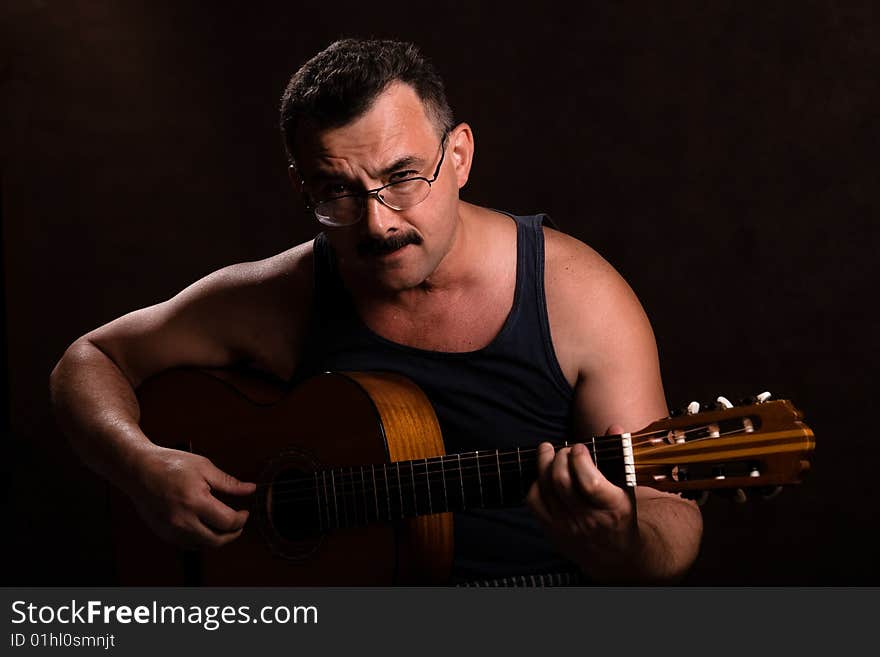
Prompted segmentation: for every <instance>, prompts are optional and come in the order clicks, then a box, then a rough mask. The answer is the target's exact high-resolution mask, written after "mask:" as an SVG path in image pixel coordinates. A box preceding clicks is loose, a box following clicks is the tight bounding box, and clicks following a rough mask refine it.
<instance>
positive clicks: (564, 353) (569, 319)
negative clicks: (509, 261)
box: [544, 228, 655, 383]
mask: <svg viewBox="0 0 880 657" xmlns="http://www.w3.org/2000/svg"><path fill="white" fill-rule="evenodd" d="M544 238H545V267H544V269H545V271H544V287H545V290H546V296H547V311H548V315H549V319H550V327H551V334H552V338H553V345H554V348H555V350H556V354H557V359H558V360H559V363H560V366H561V367H562V369H563V372H564V373H565V374H566V377H567V378H568V379H569V382H570V383H575V382H576V381H577V380H578V379H580V378H582V377H583V376H584V375H585V373H586V372H587V371H588V370H590V369H594V368H598V367H600V366H601V365H602V363H601V361H602V360H603V359H605V358H610V357H613V356H612V355H613V354H617V353H618V352H620V351H622V350H626V349H630V348H632V347H633V346H635V345H644V344H647V345H648V347H649V348H655V345H654V337H653V332H652V331H651V328H650V324H649V322H648V319H647V316H646V315H645V312H644V310H643V308H642V305H641V303H640V302H639V299H638V297H637V296H636V294H635V292H633V290H632V288H631V287H630V286H629V284H628V283H627V281H626V280H624V278H623V277H622V276H621V275H620V274H619V273H618V272H617V270H616V269H615V268H614V267H613V266H612V265H611V264H610V263H609V262H608V261H607V260H606V259H605V258H603V257H602V256H601V255H600V254H599V253H597V252H596V251H595V250H594V249H593V248H591V247H590V246H588V245H586V244H584V243H583V242H581V241H580V240H578V239H576V238H574V237H572V236H570V235H566V234H565V233H562V232H560V231H557V230H553V229H550V228H545V229H544Z"/></svg>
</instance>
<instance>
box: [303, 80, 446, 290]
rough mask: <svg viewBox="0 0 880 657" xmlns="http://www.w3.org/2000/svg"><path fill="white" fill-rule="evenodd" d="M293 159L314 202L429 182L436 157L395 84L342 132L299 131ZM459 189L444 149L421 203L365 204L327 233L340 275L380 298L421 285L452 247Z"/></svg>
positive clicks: (409, 96) (432, 133) (423, 120)
mask: <svg viewBox="0 0 880 657" xmlns="http://www.w3.org/2000/svg"><path fill="white" fill-rule="evenodd" d="M450 141H451V139H450ZM296 151H297V167H298V171H299V174H300V175H301V176H302V178H303V181H304V187H305V190H306V192H307V193H308V194H309V195H310V197H311V198H312V200H313V201H321V200H324V199H326V198H329V197H332V196H339V195H341V194H348V193H356V192H361V191H363V190H366V189H374V188H376V187H380V186H382V185H386V184H388V183H391V182H394V181H396V180H403V179H405V178H412V177H414V176H423V177H425V178H428V179H429V180H430V179H431V177H432V176H433V175H434V171H435V170H436V168H437V164H438V162H439V161H440V158H441V154H442V152H441V143H440V138H439V137H438V134H437V129H436V126H435V125H434V123H433V122H432V121H431V120H430V119H429V118H428V116H427V115H426V114H425V109H424V106H423V105H422V102H421V100H420V99H419V97H418V95H417V94H416V93H415V91H413V89H412V88H411V87H410V86H408V85H405V84H400V83H395V84H392V85H391V86H390V87H389V88H388V89H387V90H386V91H385V92H383V93H382V94H381V95H380V96H379V97H378V98H377V99H376V101H375V103H374V104H373V106H372V107H371V108H370V109H369V110H368V111H367V112H366V113H365V114H364V115H363V116H361V117H359V118H357V119H355V120H354V121H353V122H352V123H350V124H348V125H345V126H342V127H340V128H333V129H330V130H323V131H317V130H310V129H309V126H308V124H305V125H303V126H301V128H300V129H299V130H298V134H297V144H296ZM458 188H459V185H458V177H457V176H456V171H455V166H454V163H453V161H452V158H451V157H450V153H449V143H447V147H446V156H445V157H444V160H443V163H442V166H441V168H440V171H439V172H438V177H437V180H436V181H435V182H434V183H433V185H432V187H431V191H430V193H429V194H428V197H427V198H426V199H425V200H424V201H422V202H421V203H419V204H418V205H416V206H414V207H411V208H409V209H405V210H400V211H397V210H392V209H391V208H388V207H386V206H384V205H382V204H381V203H379V201H378V200H376V199H375V198H374V197H370V198H367V199H365V201H364V203H365V206H364V210H363V215H362V217H361V220H360V221H359V222H358V223H356V224H354V225H351V226H345V227H340V228H328V229H327V231H326V232H327V236H328V239H329V240H330V243H331V244H332V246H333V249H334V251H335V252H336V256H337V258H338V260H339V263H340V266H341V267H342V268H343V271H344V272H346V273H347V274H348V275H350V276H352V275H353V276H356V277H358V279H357V280H360V281H368V282H370V283H373V284H375V285H377V286H378V287H380V288H382V289H385V290H387V291H400V290H405V289H409V288H412V287H415V286H417V285H419V284H420V283H422V282H423V281H425V279H427V278H428V277H429V276H430V275H431V274H432V273H433V272H434V271H435V270H436V269H437V267H438V265H439V264H440V262H441V261H442V259H443V257H444V256H445V255H446V254H447V253H448V252H449V250H450V249H451V247H452V243H453V241H454V238H455V232H456V228H457V222H458ZM361 277H366V278H361Z"/></svg>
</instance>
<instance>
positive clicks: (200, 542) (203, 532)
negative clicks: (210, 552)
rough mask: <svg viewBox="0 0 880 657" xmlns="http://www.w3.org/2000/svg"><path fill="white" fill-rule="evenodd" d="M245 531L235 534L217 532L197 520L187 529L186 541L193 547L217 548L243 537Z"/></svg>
mask: <svg viewBox="0 0 880 657" xmlns="http://www.w3.org/2000/svg"><path fill="white" fill-rule="evenodd" d="M243 531H244V530H243V529H239V530H238V531H234V532H217V531H214V530H213V529H211V528H210V527H208V526H206V525H205V524H203V523H202V522H200V521H199V520H198V519H196V520H195V521H194V522H193V523H192V524H191V525H190V526H189V527H187V528H186V530H185V536H186V538H185V540H186V542H187V543H188V544H190V545H191V546H193V547H211V548H217V547H221V546H223V545H226V544H227V543H229V542H231V541H234V540H235V539H237V538H238V537H239V536H241V533H242V532H243Z"/></svg>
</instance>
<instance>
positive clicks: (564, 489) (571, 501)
mask: <svg viewBox="0 0 880 657" xmlns="http://www.w3.org/2000/svg"><path fill="white" fill-rule="evenodd" d="M570 459H571V448H565V449H561V450H559V452H557V454H556V458H555V459H554V460H553V464H552V465H551V466H550V467H551V473H550V480H551V482H552V485H553V493H554V495H555V497H556V499H557V500H558V501H559V506H560V507H561V509H560V511H561V512H563V513H566V514H568V515H573V514H576V513H578V510H579V508H580V507H582V506H583V500H582V499H580V498H579V496H578V494H577V492H576V491H575V489H574V486H573V482H572V478H571V472H570V471H569V461H570Z"/></svg>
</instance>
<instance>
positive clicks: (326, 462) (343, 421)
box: [112, 369, 453, 586]
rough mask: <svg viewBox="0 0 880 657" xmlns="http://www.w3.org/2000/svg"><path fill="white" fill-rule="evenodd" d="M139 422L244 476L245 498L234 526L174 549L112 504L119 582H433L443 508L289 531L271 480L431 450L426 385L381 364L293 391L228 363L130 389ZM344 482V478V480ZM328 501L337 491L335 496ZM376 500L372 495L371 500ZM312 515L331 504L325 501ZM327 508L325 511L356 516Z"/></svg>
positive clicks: (446, 562)
mask: <svg viewBox="0 0 880 657" xmlns="http://www.w3.org/2000/svg"><path fill="white" fill-rule="evenodd" d="M138 398H139V402H140V405H141V427H142V428H143V430H144V432H145V433H146V435H147V436H148V437H149V438H150V439H151V440H152V441H153V442H155V443H157V444H159V445H162V446H165V447H173V448H177V449H183V450H188V451H192V452H194V453H196V454H201V455H203V456H206V457H207V458H209V459H210V460H211V461H212V462H213V463H214V464H215V465H216V466H217V467H218V468H220V469H221V470H223V471H225V472H228V473H230V474H232V475H234V476H235V477H237V478H239V479H240V480H242V481H252V482H256V483H257V484H258V491H257V493H256V494H255V495H254V496H253V497H252V498H242V499H237V498H222V499H223V501H224V502H226V503H228V504H229V505H230V506H233V507H234V508H249V509H250V510H251V515H250V518H249V519H248V522H247V524H246V526H245V530H244V532H243V534H242V536H241V537H240V538H239V539H237V540H235V541H233V542H231V543H230V544H228V545H225V546H223V547H221V548H217V549H209V550H203V551H198V552H194V551H183V550H179V549H176V548H174V547H172V546H170V545H168V544H167V543H164V542H163V541H161V540H160V539H159V538H157V537H156V536H155V535H154V534H153V533H152V532H151V531H150V530H149V529H148V528H147V527H146V525H144V524H143V523H141V522H140V518H139V516H138V514H137V513H136V512H135V510H134V507H133V505H131V503H130V502H129V501H128V500H127V499H122V498H121V497H116V498H114V499H113V500H112V503H113V505H114V507H115V508H114V516H115V521H114V542H115V546H116V553H117V565H118V567H119V570H118V573H119V579H120V583H122V584H126V585H183V584H198V585H211V586H215V585H233V586H235V585H248V586H334V585H339V586H387V585H401V584H431V583H434V584H441V583H443V582H445V581H446V580H447V579H448V576H449V573H450V571H451V564H452V549H453V542H452V538H453V537H452V514H451V513H437V514H432V515H424V516H419V517H416V518H406V519H398V520H391V521H389V522H382V523H373V524H369V525H365V526H358V527H342V528H336V529H333V530H332V531H326V532H311V533H309V534H308V535H303V536H291V532H290V531H282V530H281V529H279V527H278V526H276V523H275V522H274V521H273V514H272V508H273V503H275V502H273V499H275V498H278V499H280V497H279V496H278V494H277V493H276V492H275V486H274V485H273V482H275V481H279V480H280V479H282V478H283V477H285V476H290V475H291V474H294V475H296V476H299V477H300V478H306V477H308V475H309V473H314V472H316V471H318V470H320V469H321V468H328V467H331V466H332V467H334V468H340V467H341V468H343V469H344V468H346V466H351V472H352V473H353V479H357V475H358V473H359V474H360V476H361V477H363V476H364V474H363V470H361V469H360V468H362V464H389V463H394V462H396V461H406V460H414V459H421V458H427V457H432V456H441V455H443V453H444V447H443V441H442V437H441V434H440V428H439V425H438V423H437V419H436V416H435V414H434V411H433V409H432V407H431V405H430V403H429V401H428V399H427V398H426V397H425V395H424V393H423V392H422V391H421V390H420V389H419V388H417V387H416V386H415V385H413V384H412V383H410V382H409V381H408V380H406V379H404V378H403V377H399V376H396V375H391V374H386V373H378V372H376V373H371V372H352V373H333V374H325V375H321V376H318V377H315V378H313V379H310V380H309V381H307V382H305V383H304V384H303V385H301V386H299V387H297V388H296V389H293V390H288V389H282V388H280V387H277V386H275V385H271V384H269V383H267V382H266V381H264V380H262V379H259V378H257V377H255V376H245V375H241V374H234V373H232V372H229V371H225V370H223V371H211V370H193V369H177V370H170V371H167V372H164V373H162V374H159V375H157V376H155V377H153V378H151V379H150V380H148V381H146V382H145V383H144V384H143V385H142V386H141V387H140V389H139V390H138ZM349 485H352V484H349ZM334 501H335V500H334ZM377 503H378V502H377ZM326 506H327V507H328V508H326V509H324V510H323V511H321V513H327V514H328V515H329V514H330V513H331V511H330V505H329V503H328V505H326ZM358 511H359V510H357V509H346V508H344V507H337V506H333V507H332V513H333V514H334V515H336V516H338V515H339V514H341V513H346V514H348V513H353V514H357V513H358Z"/></svg>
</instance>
